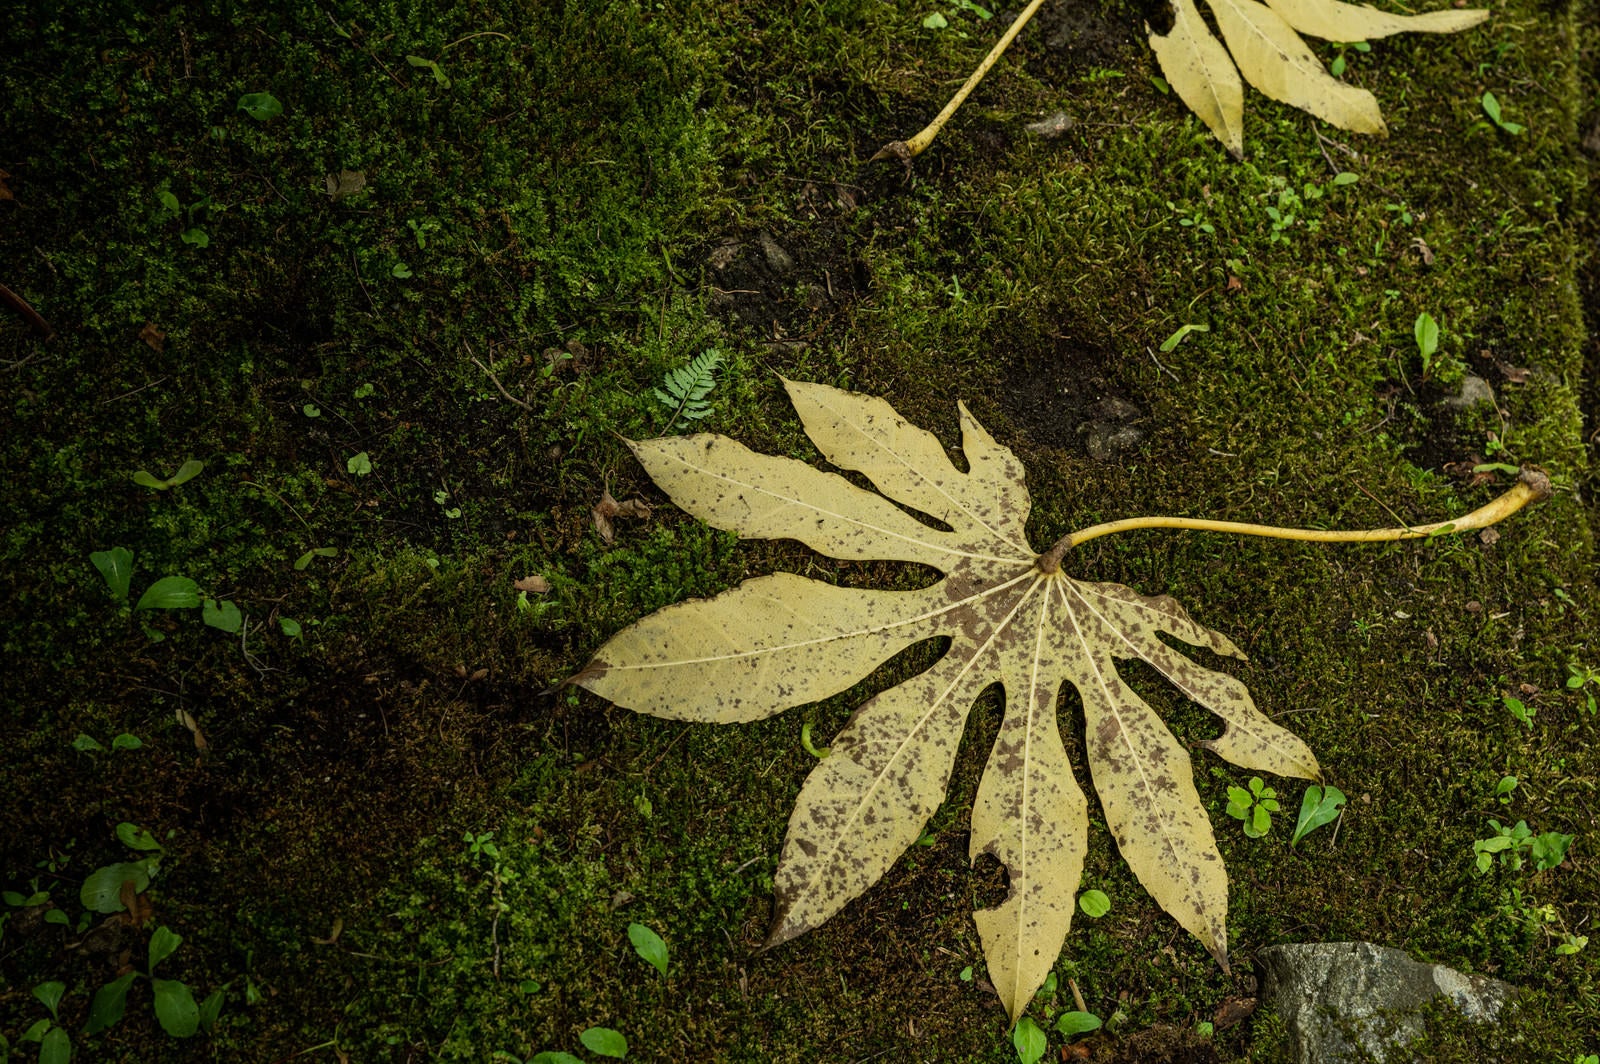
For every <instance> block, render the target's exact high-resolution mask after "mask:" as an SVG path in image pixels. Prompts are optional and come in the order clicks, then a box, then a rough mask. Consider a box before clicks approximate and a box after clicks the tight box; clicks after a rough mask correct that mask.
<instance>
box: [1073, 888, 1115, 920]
mask: <svg viewBox="0 0 1600 1064" xmlns="http://www.w3.org/2000/svg"><path fill="white" fill-rule="evenodd" d="M1078 908H1080V909H1082V910H1083V915H1085V916H1088V917H1092V918H1093V919H1096V920H1098V919H1100V917H1102V916H1104V915H1105V914H1106V913H1108V912H1110V911H1111V899H1110V898H1108V897H1106V893H1105V891H1103V890H1086V891H1084V892H1083V893H1082V894H1080V895H1078Z"/></svg>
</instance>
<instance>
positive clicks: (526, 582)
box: [511, 573, 550, 595]
mask: <svg viewBox="0 0 1600 1064" xmlns="http://www.w3.org/2000/svg"><path fill="white" fill-rule="evenodd" d="M511 587H512V590H514V591H532V592H533V593H534V594H536V595H543V594H544V593H545V592H547V591H549V590H550V581H548V580H546V579H545V578H544V577H542V576H540V575H539V574H538V573H530V574H529V575H527V576H525V577H523V578H522V579H521V580H516V581H513V582H512V584H511Z"/></svg>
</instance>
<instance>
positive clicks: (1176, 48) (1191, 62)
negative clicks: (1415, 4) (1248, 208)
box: [1150, 0, 1489, 157]
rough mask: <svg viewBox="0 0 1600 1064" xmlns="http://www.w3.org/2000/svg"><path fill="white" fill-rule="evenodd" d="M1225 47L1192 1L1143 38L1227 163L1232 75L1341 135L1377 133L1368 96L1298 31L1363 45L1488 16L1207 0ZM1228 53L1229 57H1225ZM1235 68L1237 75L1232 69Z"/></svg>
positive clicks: (1235, 99)
mask: <svg viewBox="0 0 1600 1064" xmlns="http://www.w3.org/2000/svg"><path fill="white" fill-rule="evenodd" d="M1206 4H1207V6H1208V7H1209V8H1210V9H1211V13H1212V15H1213V16H1214V17H1215V18H1216V20H1217V27H1218V28H1219V29H1220V30H1221V31H1222V36H1223V39H1224V40H1226V41H1227V42H1228V46H1227V50H1226V51H1224V50H1223V47H1222V45H1221V44H1220V43H1218V41H1217V39H1216V38H1215V37H1213V36H1212V35H1211V32H1210V31H1209V30H1208V29H1207V28H1206V25H1205V22H1204V21H1203V19H1202V18H1201V16H1200V12H1199V11H1198V10H1197V9H1196V8H1195V6H1194V4H1193V2H1192V0H1173V23H1172V29H1171V30H1170V31H1169V32H1168V33H1167V34H1166V35H1165V36H1160V35H1157V34H1154V33H1152V34H1151V35H1150V46H1151V48H1152V49H1153V50H1154V51H1155V53H1156V62H1157V63H1158V64H1160V66H1161V70H1162V73H1164V74H1165V75H1166V76H1167V80H1168V81H1169V82H1170V83H1171V85H1172V89H1173V91H1174V92H1176V93H1177V94H1178V97H1179V98H1180V99H1181V100H1183V102H1184V103H1186V104H1188V105H1189V109H1190V110H1191V111H1193V112H1194V113H1195V114H1196V115H1197V116H1198V117H1199V118H1200V120H1201V121H1202V122H1204V123H1205V124H1206V127H1207V128H1208V129H1210V130H1211V132H1212V133H1213V134H1215V135H1216V137H1217V139H1218V140H1220V141H1222V143H1223V144H1224V145H1226V146H1227V148H1228V150H1229V151H1230V152H1232V153H1233V155H1234V156H1235V157H1238V156H1240V155H1242V154H1243V151H1244V136H1243V122H1244V97H1243V92H1242V91H1241V88H1240V85H1239V74H1240V73H1243V75H1244V79H1245V80H1246V81H1248V82H1249V83H1250V84H1252V85H1254V86H1255V87H1256V88H1257V89H1259V90H1260V91H1261V92H1263V93H1265V94H1266V95H1268V96H1270V97H1272V98H1273V99H1274V100H1279V101H1282V102H1283V103H1287V104H1290V105H1292V106H1294V107H1298V108H1300V109H1301V110H1303V111H1308V112H1310V113H1311V114H1314V115H1316V116H1317V117H1318V118H1321V119H1323V120H1324V121H1326V122H1329V123H1331V124H1333V125H1335V126H1338V127H1339V128H1340V129H1348V130H1351V131H1353V132H1357V133H1380V134H1381V133H1383V132H1385V127H1384V124H1383V116H1382V114H1381V113H1380V111H1379V108H1378V101H1377V99H1376V98H1375V97H1374V96H1373V95H1372V93H1370V92H1368V91H1366V90H1365V89H1361V88H1357V87H1355V86H1354V85H1350V84H1347V83H1345V82H1343V81H1340V80H1339V79H1337V78H1334V77H1332V76H1330V75H1329V74H1328V73H1327V71H1325V70H1324V69H1323V67H1322V63H1321V62H1319V61H1318V59H1317V57H1316V56H1315V55H1313V54H1312V52H1311V49H1310V48H1308V47H1306V44H1305V42H1304V41H1302V40H1301V39H1300V34H1307V35H1309V36H1312V37H1321V38H1323V39H1325V40H1330V41H1364V40H1369V39H1372V38H1377V37H1387V36H1389V35H1390V34H1394V33H1404V32H1414V33H1455V32H1457V31H1459V30H1464V29H1469V28H1471V27H1472V26H1476V25H1477V24H1478V23H1480V22H1482V21H1483V20H1484V19H1486V18H1488V17H1489V12H1487V11H1485V10H1481V9H1470V10H1467V9H1448V10H1444V11H1428V12H1423V13H1422V14H1418V15H1391V14H1389V13H1387V12H1384V11H1379V10H1377V9H1376V8H1373V7H1369V6H1367V5H1365V4H1345V3H1339V2H1338V0H1266V2H1265V3H1264V4H1263V3H1258V2H1256V0H1206ZM1229 52H1231V53H1232V60H1231V61H1230V60H1229V55H1228V53H1229ZM1235 63H1237V64H1238V67H1237V69H1235V66H1234V64H1235Z"/></svg>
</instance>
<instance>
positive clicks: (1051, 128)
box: [1025, 111, 1076, 140]
mask: <svg viewBox="0 0 1600 1064" xmlns="http://www.w3.org/2000/svg"><path fill="white" fill-rule="evenodd" d="M1075 124H1076V123H1074V122H1073V121H1072V118H1071V117H1070V116H1069V115H1068V114H1067V112H1065V111H1057V112H1056V113H1055V114H1053V115H1051V116H1050V117H1048V118H1043V119H1040V120H1039V121H1037V122H1030V123H1029V124H1028V125H1027V126H1026V127H1025V128H1026V129H1027V130H1028V132H1029V133H1032V134H1033V135H1034V136H1036V137H1043V138H1044V139H1045V140H1054V139H1056V138H1057V137H1059V136H1061V134H1063V133H1065V132H1066V131H1067V130H1069V129H1071V128H1072V127H1073V126H1074V125H1075Z"/></svg>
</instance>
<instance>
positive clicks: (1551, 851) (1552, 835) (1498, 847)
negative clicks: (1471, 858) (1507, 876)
mask: <svg viewBox="0 0 1600 1064" xmlns="http://www.w3.org/2000/svg"><path fill="white" fill-rule="evenodd" d="M1489 826H1490V827H1491V828H1494V831H1495V833H1494V834H1493V835H1491V836H1490V837H1489V838H1487V839H1478V840H1477V841H1475V842H1474V843H1473V844H1472V852H1473V853H1474V854H1475V855H1476V864H1477V868H1478V874H1479V875H1487V874H1488V872H1489V869H1490V868H1491V867H1492V866H1493V864H1494V862H1495V859H1496V857H1497V856H1498V859H1499V861H1500V865H1501V867H1504V868H1509V869H1511V870H1512V871H1513V872H1515V871H1517V870H1518V869H1520V868H1521V867H1522V860H1523V857H1524V856H1528V857H1531V858H1532V859H1533V862H1534V868H1535V870H1537V871H1540V872H1547V871H1549V870H1550V869H1552V868H1554V867H1555V866H1556V865H1558V864H1560V863H1561V862H1562V861H1564V860H1566V857H1567V849H1568V847H1570V846H1571V845H1572V840H1573V836H1571V835H1563V834H1561V833H1560V832H1559V831H1547V832H1545V833H1544V834H1542V835H1535V834H1534V833H1533V831H1532V830H1531V829H1530V828H1529V827H1528V822H1527V821H1526V820H1519V821H1517V822H1516V823H1515V824H1513V825H1511V826H1509V827H1507V826H1506V825H1503V824H1501V823H1500V821H1498V820H1490V821H1489Z"/></svg>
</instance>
